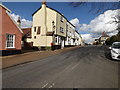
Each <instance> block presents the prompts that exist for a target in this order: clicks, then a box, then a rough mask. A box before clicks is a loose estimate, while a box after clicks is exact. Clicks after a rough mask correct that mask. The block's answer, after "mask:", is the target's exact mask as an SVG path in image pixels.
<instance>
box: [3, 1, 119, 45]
mask: <svg viewBox="0 0 120 90" xmlns="http://www.w3.org/2000/svg"><path fill="white" fill-rule="evenodd" d="M108 3H109V4H112V3H110V2H108ZM3 4H4V5H5V6H6V7H8V8H9V9H10V10H11V11H12V13H11V15H12V17H13V18H14V19H15V20H16V21H17V18H18V17H19V16H20V17H21V21H22V27H23V28H27V27H31V26H32V14H33V13H34V12H35V11H36V10H37V9H38V8H39V7H40V6H41V3H40V2H36V3H33V2H32V3H29V2H26V3H25V2H22V3H20V2H19V3H18V2H16V3H13V2H11V3H10V2H6V3H3ZM97 4H99V3H97ZM47 5H48V6H49V7H52V8H53V9H56V10H58V11H59V12H60V13H62V14H64V16H65V17H66V18H67V19H68V20H69V21H70V22H71V23H73V24H74V25H75V26H76V27H77V28H76V29H77V30H78V31H79V33H80V34H81V36H82V38H83V40H85V42H87V43H91V42H93V41H94V39H95V38H99V37H100V35H101V33H102V32H104V31H105V32H107V34H108V35H110V36H111V35H115V34H116V33H117V31H116V28H117V24H116V23H110V22H112V21H114V19H113V17H115V16H116V15H118V11H120V10H119V9H116V10H106V11H105V12H104V13H103V12H100V13H98V14H95V13H94V12H89V11H90V8H91V6H90V5H91V3H88V4H87V5H85V6H83V7H77V8H74V7H72V6H71V5H70V3H69V2H64V3H63V2H56V3H55V2H51V3H50V2H49V3H47ZM108 22H109V23H108Z"/></svg>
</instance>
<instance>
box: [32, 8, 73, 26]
mask: <svg viewBox="0 0 120 90" xmlns="http://www.w3.org/2000/svg"><path fill="white" fill-rule="evenodd" d="M46 7H47V8H49V9H51V10H53V11H55V12H57V13H59V14H60V15H61V16H63V17H64V18H65V19H66V20H67V21H68V19H67V18H66V17H65V16H64V15H63V14H62V13H60V12H59V11H57V10H55V9H53V8H51V7H48V6H46ZM40 9H41V7H40V8H38V9H37V10H36V11H35V12H34V13H33V14H32V16H33V15H34V14H35V13H36V12H38V11H39V10H40ZM68 22H69V23H70V24H71V25H72V26H73V27H75V26H74V25H73V24H72V23H71V22H70V21H68Z"/></svg>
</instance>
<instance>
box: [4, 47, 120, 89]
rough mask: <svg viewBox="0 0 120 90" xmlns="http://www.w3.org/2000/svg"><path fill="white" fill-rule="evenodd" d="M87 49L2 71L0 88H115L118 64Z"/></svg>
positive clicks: (103, 50)
mask: <svg viewBox="0 0 120 90" xmlns="http://www.w3.org/2000/svg"><path fill="white" fill-rule="evenodd" d="M119 63H120V62H118V61H113V60H111V59H110V57H109V51H108V50H107V49H106V48H105V47H100V46H87V47H81V48H76V49H74V50H70V51H66V52H64V53H61V54H58V55H55V56H52V57H49V58H46V59H43V60H38V61H34V62H30V63H27V64H23V65H18V66H15V67H11V68H7V69H4V70H3V73H2V75H3V88H118V64H119Z"/></svg>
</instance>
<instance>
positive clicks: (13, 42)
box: [6, 34, 15, 49]
mask: <svg viewBox="0 0 120 90" xmlns="http://www.w3.org/2000/svg"><path fill="white" fill-rule="evenodd" d="M8 35H12V36H13V38H12V40H13V41H9V42H8V40H9V39H8ZM11 42H12V46H8V43H11ZM6 48H8V49H9V48H15V34H6Z"/></svg>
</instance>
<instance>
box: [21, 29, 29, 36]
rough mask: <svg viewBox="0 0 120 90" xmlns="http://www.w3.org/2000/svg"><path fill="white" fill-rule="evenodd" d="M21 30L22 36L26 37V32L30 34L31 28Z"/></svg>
mask: <svg viewBox="0 0 120 90" xmlns="http://www.w3.org/2000/svg"><path fill="white" fill-rule="evenodd" d="M22 31H23V35H22V36H23V37H26V36H27V34H30V35H31V28H22Z"/></svg>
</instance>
